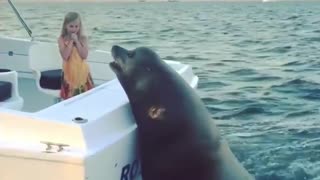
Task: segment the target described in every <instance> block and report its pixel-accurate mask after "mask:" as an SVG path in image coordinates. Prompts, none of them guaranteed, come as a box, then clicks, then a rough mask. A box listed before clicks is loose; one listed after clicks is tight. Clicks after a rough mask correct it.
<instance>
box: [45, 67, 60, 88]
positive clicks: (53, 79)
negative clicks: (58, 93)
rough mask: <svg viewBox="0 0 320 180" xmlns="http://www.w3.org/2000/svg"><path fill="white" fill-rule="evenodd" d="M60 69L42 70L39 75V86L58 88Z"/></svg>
mask: <svg viewBox="0 0 320 180" xmlns="http://www.w3.org/2000/svg"><path fill="white" fill-rule="evenodd" d="M61 75H62V70H61V69H55V70H48V71H42V72H41V77H40V86H41V87H42V88H45V89H52V90H58V89H60V88H61V78H62V76H61Z"/></svg>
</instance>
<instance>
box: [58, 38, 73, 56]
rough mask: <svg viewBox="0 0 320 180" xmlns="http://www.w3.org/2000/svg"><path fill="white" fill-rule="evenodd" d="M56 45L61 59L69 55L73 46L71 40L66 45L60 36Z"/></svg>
mask: <svg viewBox="0 0 320 180" xmlns="http://www.w3.org/2000/svg"><path fill="white" fill-rule="evenodd" d="M58 45H59V50H60V55H61V57H62V59H63V60H65V61H67V60H68V59H69V57H70V54H71V51H72V47H73V40H70V41H69V43H68V44H67V45H66V44H65V43H64V40H63V38H62V37H59V39H58Z"/></svg>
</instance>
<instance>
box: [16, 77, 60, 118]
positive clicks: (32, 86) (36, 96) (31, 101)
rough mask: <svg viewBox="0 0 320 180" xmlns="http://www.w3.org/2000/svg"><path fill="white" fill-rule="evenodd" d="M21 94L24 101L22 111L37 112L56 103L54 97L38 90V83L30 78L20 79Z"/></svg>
mask: <svg viewBox="0 0 320 180" xmlns="http://www.w3.org/2000/svg"><path fill="white" fill-rule="evenodd" d="M18 84H19V94H20V96H21V97H22V98H23V99H24V105H23V108H22V109H21V111H25V112H36V111H39V110H41V109H44V108H46V107H49V106H51V105H53V104H55V103H56V100H55V98H54V97H53V96H50V95H47V94H44V93H42V92H40V91H39V90H38V89H37V86H36V82H35V80H34V79H30V78H18Z"/></svg>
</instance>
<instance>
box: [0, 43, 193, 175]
mask: <svg viewBox="0 0 320 180" xmlns="http://www.w3.org/2000/svg"><path fill="white" fill-rule="evenodd" d="M87 60H88V62H89V65H90V68H91V72H92V76H93V79H94V82H95V83H96V87H95V88H93V89H92V90H90V91H87V92H85V93H82V94H80V95H78V96H75V97H72V98H70V99H68V100H65V101H60V102H58V101H56V97H57V96H56V92H58V90H48V89H46V88H44V87H43V86H42V85H41V82H39V81H41V79H39V78H40V77H39V76H40V75H41V73H39V72H43V71H47V70H56V69H57V68H58V67H60V66H61V63H60V62H59V53H58V49H57V46H56V45H55V44H50V43H45V42H37V41H33V40H31V39H16V38H9V37H0V68H1V69H9V70H10V71H8V72H0V81H3V82H9V83H10V84H11V87H12V88H11V89H10V93H11V95H12V96H11V97H8V98H7V99H6V100H4V101H2V102H0V180H113V179H114V180H119V179H120V180H133V179H141V176H140V166H139V158H138V157H137V153H136V140H137V139H136V128H137V126H136V124H135V121H134V119H133V116H132V114H131V109H130V104H129V101H128V99H127V96H126V94H125V92H124V90H123V89H122V87H121V85H120V83H119V82H118V80H117V79H116V77H115V75H114V73H113V72H112V71H111V69H110V68H109V65H108V63H109V62H110V61H112V57H111V55H110V53H109V52H106V51H99V50H94V51H93V50H91V51H90V52H89V57H88V59H87ZM166 62H167V63H168V64H169V65H170V66H171V67H172V68H174V69H175V70H176V71H177V72H178V73H179V74H180V75H181V76H182V77H183V78H184V79H185V80H186V81H187V82H188V83H189V84H190V86H191V87H193V88H196V87H197V84H198V77H197V76H195V75H194V73H193V71H192V67H191V66H189V65H186V64H182V63H180V62H174V61H169V60H166ZM42 75H43V74H42ZM42 80H43V79H42ZM0 84H1V83H0Z"/></svg>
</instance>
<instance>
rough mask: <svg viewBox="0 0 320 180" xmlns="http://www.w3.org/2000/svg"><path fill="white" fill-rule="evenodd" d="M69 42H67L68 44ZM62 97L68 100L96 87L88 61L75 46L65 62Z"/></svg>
mask: <svg viewBox="0 0 320 180" xmlns="http://www.w3.org/2000/svg"><path fill="white" fill-rule="evenodd" d="M67 43H68V42H66V44H67ZM61 82H62V84H61V91H60V97H61V98H62V99H68V98H70V97H72V96H76V95H78V94H81V93H83V92H85V91H88V90H90V89H92V88H93V87H94V83H93V80H92V77H91V74H90V69H89V65H88V63H87V61H86V60H85V59H82V58H81V56H80V55H79V53H78V49H77V48H76V47H75V46H73V48H72V51H71V54H70V57H69V59H68V60H66V61H63V69H62V81H61Z"/></svg>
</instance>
